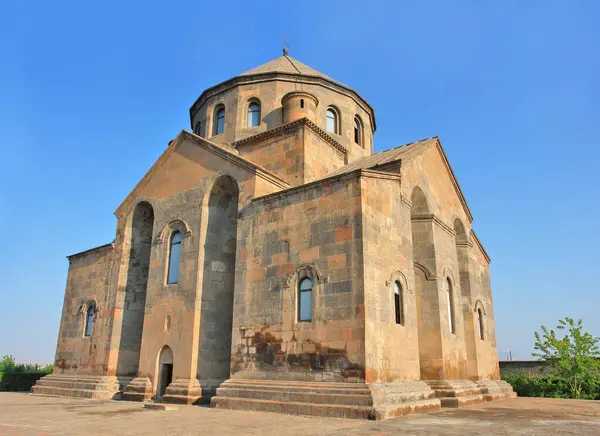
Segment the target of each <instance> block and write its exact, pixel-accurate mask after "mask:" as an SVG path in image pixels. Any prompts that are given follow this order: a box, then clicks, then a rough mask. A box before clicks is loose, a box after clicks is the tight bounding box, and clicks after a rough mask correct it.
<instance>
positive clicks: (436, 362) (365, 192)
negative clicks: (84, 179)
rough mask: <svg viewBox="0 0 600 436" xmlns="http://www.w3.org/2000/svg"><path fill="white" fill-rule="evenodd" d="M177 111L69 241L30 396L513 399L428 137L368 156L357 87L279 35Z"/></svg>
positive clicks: (249, 405) (460, 214) (248, 406)
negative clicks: (43, 370) (175, 126)
mask: <svg viewBox="0 0 600 436" xmlns="http://www.w3.org/2000/svg"><path fill="white" fill-rule="evenodd" d="M190 122H191V128H192V131H186V130H183V131H181V132H180V133H179V134H178V135H177V137H175V139H173V140H172V141H171V142H170V143H169V145H168V147H167V148H166V150H165V151H164V153H163V154H162V155H161V156H160V157H159V159H158V160H157V161H156V163H155V164H154V165H153V166H152V167H151V168H150V169H149V170H148V172H147V173H146V174H145V175H144V177H142V179H141V180H140V181H139V183H138V184H137V186H135V188H134V189H133V190H132V191H131V193H130V194H129V195H128V196H127V198H125V199H124V200H123V202H122V203H121V204H120V206H119V207H118V208H117V210H116V211H115V215H116V217H117V220H118V223H117V229H116V237H115V239H114V241H113V242H112V243H110V244H106V245H103V246H100V247H96V248H92V249H89V250H86V251H84V252H81V253H77V254H73V255H71V256H69V257H68V260H69V273H68V278H67V286H66V291H65V297H64V305H63V312H62V318H61V322H60V332H59V337H58V345H57V350H56V360H55V363H54V372H53V374H51V375H49V376H46V377H44V378H42V379H41V380H40V381H39V382H38V383H37V385H36V386H34V387H33V388H32V391H33V393H35V394H46V395H48V394H50V395H63V396H71V397H82V398H103V399H110V398H122V399H124V400H134V401H151V400H153V401H161V402H169V403H182V404H195V403H200V402H203V401H206V402H208V401H210V405H211V406H212V407H220V408H229V409H242V410H259V411H274V412H280V413H289V414H305V415H317V416H332V417H347V418H367V419H386V418H390V417H394V416H400V415H405V414H407V413H412V412H419V411H426V410H431V409H435V408H439V407H457V406H461V405H467V404H471V403H476V402H481V401H490V400H493V399H499V398H509V397H512V396H514V393H513V392H512V389H511V388H510V386H509V385H508V384H506V383H504V382H502V381H501V380H499V371H498V358H497V355H498V353H497V348H496V332H495V326H494V311H493V304H492V293H491V285H490V273H489V263H490V258H489V257H488V254H487V253H486V251H485V250H484V248H483V246H482V244H481V242H480V241H479V239H478V238H477V236H476V235H475V233H474V232H473V230H472V221H473V217H472V215H471V212H470V210H469V206H468V205H467V202H466V200H465V198H464V196H463V193H462V191H461V189H460V186H459V184H458V181H457V180H456V177H455V176H454V173H453V172H452V168H451V167H450V164H449V161H448V158H447V156H446V154H445V152H444V149H443V148H442V145H441V142H440V140H439V138H437V137H432V138H427V139H422V140H419V141H416V142H413V143H410V144H406V145H403V146H400V147H396V148H391V149H388V150H386V151H382V152H379V153H373V134H374V132H375V129H376V121H375V112H374V109H373V108H372V107H371V106H370V105H369V103H368V102H367V101H366V100H365V99H364V98H363V97H362V96H361V95H360V94H359V93H358V92H357V91H355V90H354V89H352V88H350V87H348V86H347V85H344V84H342V83H340V82H338V81H336V80H334V79H332V78H330V77H328V76H326V75H324V74H322V73H320V72H318V71H316V70H314V69H312V68H310V67H308V66H307V65H305V64H303V63H301V62H299V61H297V60H295V59H293V58H291V57H290V56H289V55H288V54H287V51H285V50H284V55H283V56H281V57H279V58H276V59H274V60H272V61H270V62H267V63H266V64H264V65H261V66H259V67H257V68H254V69H251V70H249V71H246V72H245V73H242V74H240V75H238V76H235V77H233V78H231V79H229V80H226V81H224V82H222V83H219V84H217V85H215V86H212V87H210V88H208V89H206V90H205V91H204V92H202V94H200V96H199V97H198V99H197V100H196V101H195V102H194V104H193V105H192V107H191V109H190Z"/></svg>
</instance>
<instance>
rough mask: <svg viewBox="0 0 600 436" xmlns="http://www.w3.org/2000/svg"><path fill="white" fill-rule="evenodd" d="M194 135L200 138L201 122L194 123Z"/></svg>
mask: <svg viewBox="0 0 600 436" xmlns="http://www.w3.org/2000/svg"><path fill="white" fill-rule="evenodd" d="M194 133H195V134H196V135H198V136H202V121H196V124H195V125H194Z"/></svg>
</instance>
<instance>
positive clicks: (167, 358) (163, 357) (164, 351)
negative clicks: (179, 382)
mask: <svg viewBox="0 0 600 436" xmlns="http://www.w3.org/2000/svg"><path fill="white" fill-rule="evenodd" d="M158 363H171V364H172V363H173V350H171V347H169V346H168V345H165V346H163V347H162V348H161V349H160V351H159V352H158Z"/></svg>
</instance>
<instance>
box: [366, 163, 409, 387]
mask: <svg viewBox="0 0 600 436" xmlns="http://www.w3.org/2000/svg"><path fill="white" fill-rule="evenodd" d="M396 171H397V169H396ZM362 207H363V229H364V232H363V235H364V236H363V238H364V263H365V306H366V321H365V322H366V338H367V342H366V349H367V353H366V367H367V382H369V383H372V382H397V381H407V380H418V379H419V378H420V373H419V343H418V330H417V321H418V320H417V307H416V295H415V287H414V285H413V271H412V269H413V266H412V265H413V254H412V248H411V247H412V244H411V233H410V232H411V230H410V208H409V207H408V206H407V205H406V202H405V201H404V200H403V198H402V197H401V195H400V177H399V174H398V173H396V174H384V173H376V172H372V173H371V174H370V175H364V176H363V177H362ZM396 281H397V282H398V283H399V285H400V288H401V294H402V299H401V301H402V304H401V307H400V309H401V310H402V312H403V313H402V315H403V316H402V317H401V318H402V320H401V323H400V324H397V323H396V314H395V301H394V282H396Z"/></svg>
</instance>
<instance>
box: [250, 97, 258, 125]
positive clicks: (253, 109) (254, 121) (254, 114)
mask: <svg viewBox="0 0 600 436" xmlns="http://www.w3.org/2000/svg"><path fill="white" fill-rule="evenodd" d="M259 124H260V104H258V103H257V102H255V101H253V102H252V103H250V106H248V127H256V126H258V125H259Z"/></svg>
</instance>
